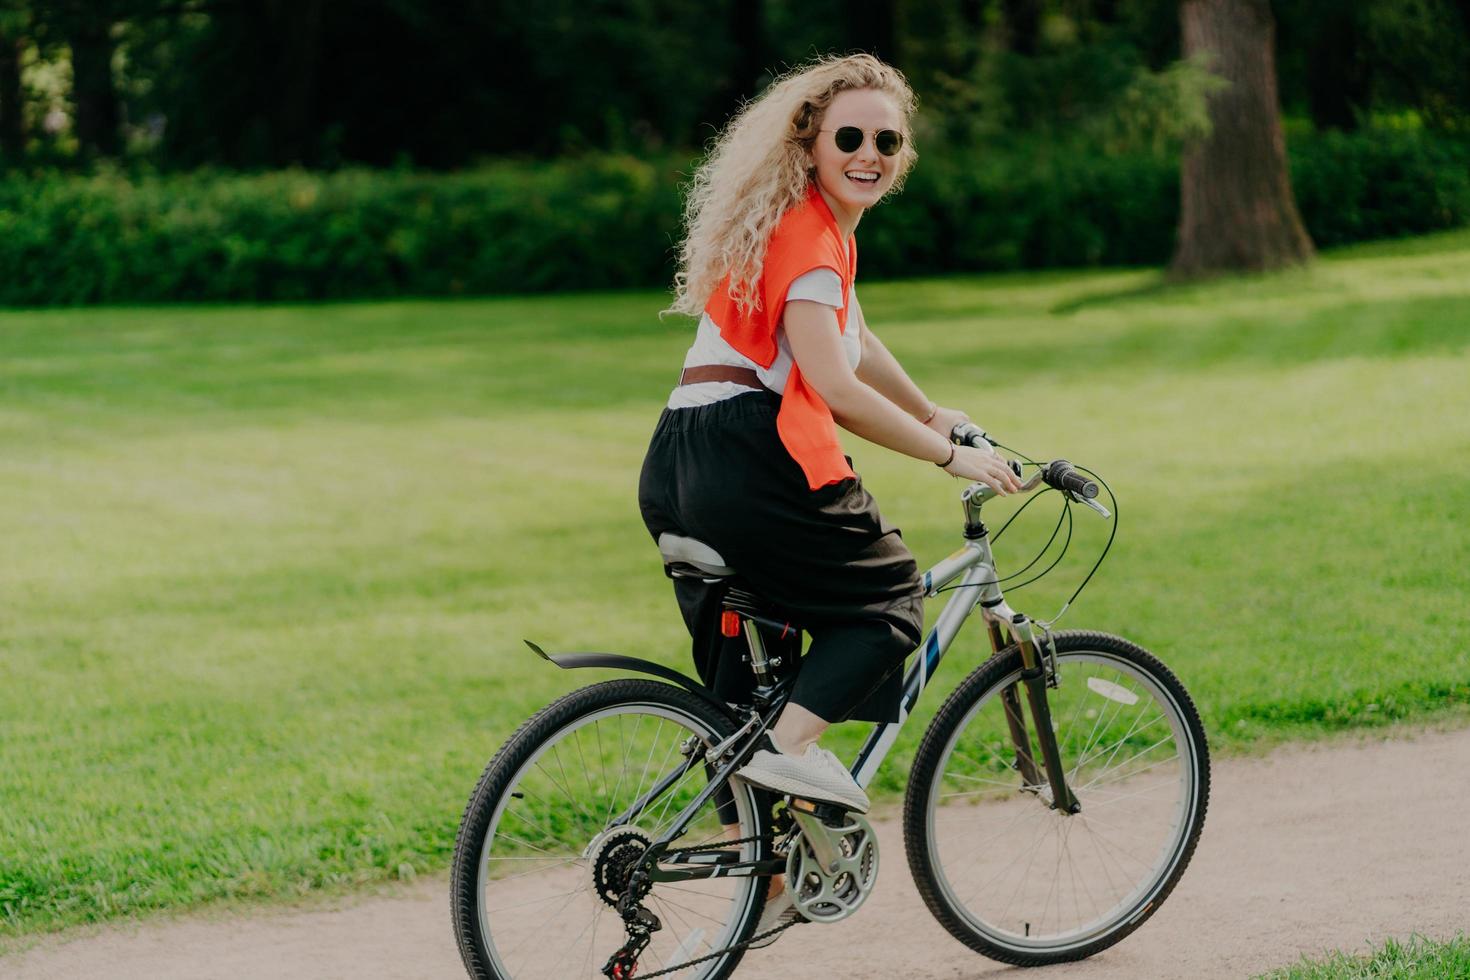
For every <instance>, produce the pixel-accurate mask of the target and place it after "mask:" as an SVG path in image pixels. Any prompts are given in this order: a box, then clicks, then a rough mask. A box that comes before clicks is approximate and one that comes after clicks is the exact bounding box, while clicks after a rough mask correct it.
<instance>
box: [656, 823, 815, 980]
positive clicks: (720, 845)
mask: <svg viewBox="0 0 1470 980" xmlns="http://www.w3.org/2000/svg"><path fill="white" fill-rule="evenodd" d="M762 838H763V835H761V834H756V835H755V836H753V837H741V838H739V839H738V840H723V841H716V842H715V843H713V844H695V845H693V846H691V847H680V848H678V849H677V850H678V851H680V852H687V851H718V850H723V849H725V848H727V847H731V846H733V845H736V844H749V843H752V842H754V841H758V840H761V839H762ZM805 921H806V920H805V919H797V920H795V921H793V922H788V923H786V924H785V925H784V926H777V927H776V928H774V929H768V930H766V931H765V932H763V933H761V934H760V935H758V936H751V937H750V938H749V939H747V940H745V942H743V943H735V944H734V945H733V946H726V947H725V948H724V949H717V950H715V951H714V952H713V953H707V954H705V955H704V956H701V957H700V958H699V959H697V960H689V961H688V962H687V963H678V964H675V965H674V966H666V967H664V968H663V969H662V970H655V971H654V972H653V973H640V974H638V980H653V978H654V977H661V976H664V975H666V974H669V973H674V972H677V971H679V970H687V969H689V968H690V967H691V966H698V965H699V964H700V963H704V962H706V961H708V960H712V959H715V958H717V957H720V956H724V955H725V954H726V953H733V952H734V951H735V950H737V949H745V948H746V947H747V946H749V945H750V944H751V943H757V942H760V941H761V940H762V939H768V938H770V937H771V936H774V935H776V934H777V933H780V932H785V931H786V930H787V929H790V928H791V927H792V926H794V925H799V924H800V923H802V922H805Z"/></svg>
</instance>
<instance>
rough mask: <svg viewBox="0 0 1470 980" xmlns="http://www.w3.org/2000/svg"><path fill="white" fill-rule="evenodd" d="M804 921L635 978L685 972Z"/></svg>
mask: <svg viewBox="0 0 1470 980" xmlns="http://www.w3.org/2000/svg"><path fill="white" fill-rule="evenodd" d="M805 921H806V920H805V919H797V920H795V921H794V922H788V923H786V924H785V925H784V926H777V927H776V928H774V929H769V930H767V931H765V932H763V933H761V934H760V935H759V936H751V937H750V938H749V939H747V940H746V941H745V942H743V943H736V944H735V945H733V946H726V947H725V948H724V949H717V950H715V951H714V952H713V953H709V954H706V955H704V956H701V957H700V958H699V959H697V960H690V961H689V962H687V963H679V964H677V965H675V966H666V967H664V968H663V969H662V970H655V971H654V972H652V973H640V974H638V976H637V980H653V978H654V977H661V976H664V975H665V974H668V973H673V972H675V971H677V970H687V969H689V968H690V967H691V966H698V965H699V964H700V963H703V962H705V961H707V960H712V959H714V958H716V957H718V956H724V955H725V954H726V953H733V952H734V951H735V950H737V949H744V948H745V947H747V946H749V945H750V944H751V943H756V942H760V941H761V940H762V939H766V938H768V937H770V936H774V935H776V933H778V932H785V931H786V930H787V929H790V928H791V927H792V926H794V925H799V924H800V923H802V922H805Z"/></svg>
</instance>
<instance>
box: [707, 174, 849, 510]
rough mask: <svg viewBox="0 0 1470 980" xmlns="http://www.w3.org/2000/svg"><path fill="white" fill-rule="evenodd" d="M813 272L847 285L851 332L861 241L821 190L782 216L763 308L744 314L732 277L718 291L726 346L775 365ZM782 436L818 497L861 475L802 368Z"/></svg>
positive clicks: (765, 276) (796, 371) (779, 426)
mask: <svg viewBox="0 0 1470 980" xmlns="http://www.w3.org/2000/svg"><path fill="white" fill-rule="evenodd" d="M813 269H831V270H832V271H833V272H835V273H837V275H838V276H839V277H840V278H841V279H842V308H841V309H839V310H837V328H838V330H840V331H842V332H843V333H846V332H847V304H848V299H849V296H850V295H851V292H852V283H853V279H854V278H855V277H856V275H857V242H856V241H855V240H854V239H853V238H851V237H849V238H848V239H847V241H846V242H844V241H843V240H842V232H841V231H840V230H839V229H838V227H837V219H836V218H834V217H833V216H832V210H831V209H830V208H828V207H827V202H826V201H825V200H823V199H822V195H821V193H820V192H819V191H818V190H817V187H816V185H815V184H813V185H812V187H811V191H810V193H808V195H807V198H806V200H804V201H802V202H801V203H800V204H797V205H796V206H795V207H793V208H791V209H790V210H789V211H787V212H786V213H785V214H784V215H782V217H781V221H780V223H779V224H778V225H777V226H776V230H775V232H774V233H773V234H772V235H771V241H770V243H769V244H768V245H767V246H766V258H765V263H764V265H763V266H762V267H761V278H760V282H759V283H758V284H757V286H756V289H757V294H758V295H759V297H760V300H761V303H760V307H759V308H758V309H755V310H752V311H750V312H748V313H742V312H741V310H740V306H739V304H737V303H736V302H735V300H733V299H732V298H731V297H730V277H729V276H728V275H727V276H725V278H724V279H722V280H721V281H720V284H719V285H718V286H716V287H715V291H714V293H713V295H711V296H710V300H709V302H708V303H706V304H705V307H704V311H705V313H707V314H709V317H710V319H711V320H713V321H714V322H715V323H716V324H717V325H718V326H719V328H720V336H721V337H722V338H723V339H724V341H725V343H727V344H729V345H730V346H731V347H733V348H735V350H737V351H739V352H740V353H741V354H743V355H744V356H746V357H748V358H750V359H751V360H752V361H754V362H755V363H757V364H759V365H760V366H761V367H763V368H769V367H770V366H771V365H772V364H773V363H774V362H775V360H776V354H777V352H778V347H777V343H776V332H777V331H778V330H779V329H780V326H781V314H782V313H783V312H784V310H785V308H786V294H787V292H789V291H790V289H791V284H792V283H793V282H795V281H796V280H797V279H798V278H800V277H801V276H803V275H805V274H806V273H808V272H811V271H812V270H813ZM776 431H777V432H778V433H779V434H780V436H781V443H782V445H784V446H785V447H786V451H787V452H789V453H790V454H791V458H792V459H794V460H796V462H797V464H798V465H800V466H801V469H802V472H803V473H805V474H806V482H807V486H808V487H809V488H810V489H812V490H819V489H821V488H822V487H825V486H827V485H829V484H832V483H837V482H839V481H841V480H845V479H848V478H850V477H853V476H855V474H854V473H853V471H852V467H851V466H849V465H848V464H847V460H846V458H844V457H843V455H842V445H841V443H839V442H838V441H837V423H836V422H835V421H834V420H833V418H832V411H831V409H829V408H828V407H827V403H826V402H824V401H822V398H821V396H820V395H818V394H817V392H816V391H815V390H814V389H813V388H812V386H811V385H809V384H807V381H806V379H805V378H804V377H802V374H801V368H800V367H799V366H797V365H796V364H795V363H793V364H792V365H791V374H790V375H789V376H788V377H787V379H786V390H785V392H784V393H783V394H782V396H781V408H780V411H779V412H777V414H776Z"/></svg>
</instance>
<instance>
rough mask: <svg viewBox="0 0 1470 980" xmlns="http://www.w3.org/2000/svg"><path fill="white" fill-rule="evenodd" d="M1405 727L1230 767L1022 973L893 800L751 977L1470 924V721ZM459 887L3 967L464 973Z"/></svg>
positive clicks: (1168, 969)
mask: <svg viewBox="0 0 1470 980" xmlns="http://www.w3.org/2000/svg"><path fill="white" fill-rule="evenodd" d="M1396 735H1397V736H1398V737H1396V739H1395V740H1393V741H1383V740H1381V739H1379V740H1373V741H1335V742H1328V743H1323V744H1317V745H1309V746H1295V747H1288V748H1284V749H1280V750H1278V751H1276V752H1274V753H1273V754H1271V755H1270V756H1268V757H1266V758H1261V759H1230V760H1226V761H1224V762H1217V763H1216V764H1215V772H1214V787H1213V791H1212V794H1211V795H1212V798H1211V803H1210V811H1209V817H1208V819H1207V821H1206V823H1205V831H1204V836H1203V838H1202V840H1201V842H1200V846H1199V850H1198V851H1197V852H1196V854H1195V857H1194V861H1193V863H1192V864H1191V866H1190V868H1189V870H1188V872H1187V873H1186V874H1185V876H1184V879H1183V881H1182V882H1181V883H1180V885H1179V887H1178V888H1177V889H1176V890H1175V891H1174V894H1173V895H1172V896H1171V897H1170V898H1169V900H1168V901H1167V902H1166V903H1165V904H1164V906H1163V908H1162V909H1160V910H1159V912H1158V913H1156V914H1155V915H1154V917H1153V918H1152V919H1151V920H1149V922H1147V923H1146V924H1145V925H1144V926H1143V927H1142V928H1141V929H1140V930H1139V931H1138V932H1136V933H1134V934H1133V935H1132V936H1131V937H1129V938H1128V939H1125V940H1124V941H1123V942H1122V943H1120V944H1119V945H1117V946H1115V947H1113V948H1112V949H1110V950H1108V951H1106V952H1104V953H1102V954H1100V955H1098V956H1095V957H1093V958H1092V959H1091V960H1087V961H1085V962H1082V963H1076V964H1068V965H1065V966H1059V967H1050V968H1047V969H1044V970H1042V971H1039V972H1033V971H1020V970H1016V969H1013V968H1010V967H1006V966H1003V965H1001V964H998V963H992V962H990V961H989V960H986V959H984V958H983V957H980V956H977V955H975V954H974V953H971V952H970V951H969V950H968V949H966V948H964V947H963V946H961V945H960V944H959V943H957V942H955V940H953V939H952V938H950V936H949V934H948V933H946V932H944V931H943V930H942V929H941V928H940V927H939V926H938V925H937V924H936V923H935V922H934V921H933V919H931V918H930V916H929V914H928V912H927V910H926V909H925V908H924V907H923V904H922V903H921V902H920V901H919V898H918V893H917V892H916V891H915V889H914V885H913V882H912V880H911V879H910V878H909V875H908V867H907V864H906V862H905V860H904V857H903V845H902V840H901V839H900V835H899V828H898V821H897V819H896V814H894V813H892V812H890V813H888V814H887V815H886V817H883V818H882V819H878V820H875V826H877V827H878V830H879V835H880V844H881V853H882V855H883V865H882V873H881V874H880V877H879V882H878V886H877V888H876V889H875V891H874V893H873V895H872V897H871V898H870V899H869V901H868V904H867V905H866V906H865V907H864V908H863V909H862V911H860V912H859V913H858V914H857V915H856V916H854V917H853V918H851V919H849V920H847V921H845V922H842V923H838V924H836V925H831V926H802V927H798V928H797V929H794V930H792V931H791V932H789V933H787V934H786V935H785V936H783V937H782V939H781V941H780V942H779V943H777V944H776V945H774V946H772V947H770V948H768V949H764V950H758V951H756V952H753V953H751V954H750V955H748V956H747V957H746V959H745V961H744V963H743V964H742V965H741V968H740V969H739V970H738V971H737V973H736V977H737V978H738V980H775V978H777V977H780V978H787V977H791V976H804V977H810V978H855V977H891V976H898V977H902V978H904V980H970V978H977V980H978V978H988V977H1001V976H1006V975H1011V976H1021V975H1024V976H1026V977H1047V978H1051V977H1056V978H1069V980H1070V978H1087V980H1092V978H1098V980H1102V978H1127V980H1152V978H1168V977H1189V978H1206V977H1249V976H1251V975H1252V974H1254V973H1258V972H1260V971H1264V970H1267V969H1270V968H1273V967H1276V966H1283V965H1286V964H1288V963H1290V962H1292V961H1294V960H1295V959H1296V958H1297V957H1298V956H1300V955H1302V954H1304V953H1305V954H1309V955H1312V954H1317V953H1319V952H1322V951H1324V950H1330V949H1345V950H1350V951H1360V950H1362V949H1363V947H1364V944H1365V943H1366V942H1370V941H1372V942H1378V941H1381V940H1383V939H1384V938H1387V937H1390V936H1397V937H1407V936H1408V934H1410V933H1412V932H1419V933H1423V934H1424V935H1427V936H1430V937H1433V938H1437V939H1445V938H1449V937H1451V936H1453V935H1455V934H1456V933H1458V932H1461V931H1470V730H1465V731H1457V732H1425V733H1420V734H1417V735H1411V736H1408V737H1404V735H1403V733H1396ZM447 892H448V886H447V882H446V880H444V879H442V878H441V879H437V880H431V881H425V882H420V883H418V884H415V885H413V886H409V887H405V888H403V889H402V890H400V891H397V892H395V893H392V894H388V895H381V896H374V897H367V898H358V899H356V900H345V901H343V902H341V903H339V904H338V905H337V906H335V907H333V906H326V905H321V906H317V907H315V908H311V909H307V910H302V909H276V910H272V911H266V912H254V913H250V914H242V913H223V914H219V913H217V914H207V913H206V914H200V915H194V916H188V917H184V918H180V919H174V920H168V921H153V922H149V923H146V924H143V925H136V924H134V925H120V926H111V927H108V928H106V929H104V930H100V931H98V930H93V931H89V932H85V933H77V934H73V935H62V936H57V937H51V938H49V939H47V940H45V941H44V942H42V943H41V944H40V945H38V946H36V947H34V948H32V949H30V950H27V951H25V952H22V953H19V954H14V955H11V956H8V957H4V958H0V977H4V978H12V980H40V978H66V980H73V978H83V977H109V978H118V980H124V978H147V980H208V978H220V980H225V978H229V980H238V978H271V980H327V978H348V977H351V978H364V980H372V978H431V977H445V978H455V977H463V976H464V972H463V968H462V967H461V966H460V963H459V956H458V953H457V952H456V950H455V946H454V940H453V937H452V935H451V932H450V926H449V914H448V897H447ZM795 971H800V972H795Z"/></svg>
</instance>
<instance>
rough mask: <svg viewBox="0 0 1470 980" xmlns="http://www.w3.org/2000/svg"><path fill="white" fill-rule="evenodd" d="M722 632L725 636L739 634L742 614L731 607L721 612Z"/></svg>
mask: <svg viewBox="0 0 1470 980" xmlns="http://www.w3.org/2000/svg"><path fill="white" fill-rule="evenodd" d="M720 633H721V635H723V636H739V635H740V614H739V613H737V612H731V611H730V610H729V609H726V610H725V611H724V612H722V613H720Z"/></svg>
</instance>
